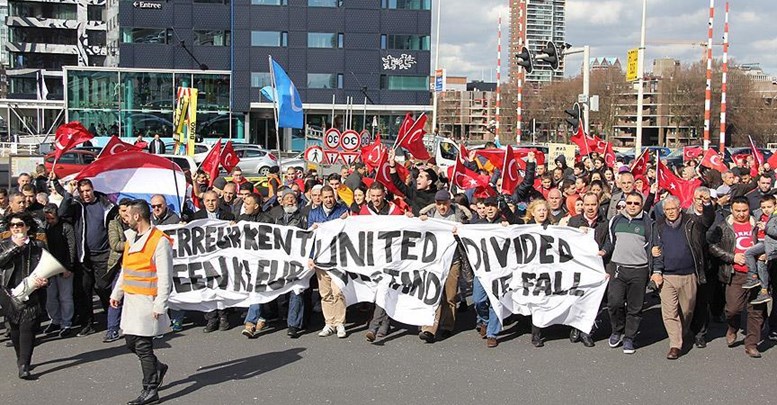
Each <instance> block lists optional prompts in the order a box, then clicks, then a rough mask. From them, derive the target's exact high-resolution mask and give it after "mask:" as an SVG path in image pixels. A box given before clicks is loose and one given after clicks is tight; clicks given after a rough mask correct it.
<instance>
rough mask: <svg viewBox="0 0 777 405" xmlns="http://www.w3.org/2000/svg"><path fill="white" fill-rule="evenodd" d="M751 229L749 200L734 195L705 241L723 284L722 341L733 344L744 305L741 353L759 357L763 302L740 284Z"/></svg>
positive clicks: (763, 311)
mask: <svg viewBox="0 0 777 405" xmlns="http://www.w3.org/2000/svg"><path fill="white" fill-rule="evenodd" d="M754 229H755V220H754V219H753V218H752V217H751V216H750V202H749V201H748V199H747V197H744V196H742V197H736V198H734V199H733V200H732V202H731V215H730V216H728V217H727V218H726V219H725V220H723V221H718V222H717V223H716V224H715V225H713V226H712V228H710V230H709V231H707V242H709V244H710V253H711V254H712V256H714V257H716V258H718V260H720V267H719V269H718V275H719V277H720V281H721V282H722V283H723V284H725V285H726V320H727V323H728V331H727V332H726V343H727V344H728V346H729V347H733V346H734V345H735V344H736V340H737V332H738V331H739V326H740V323H741V322H740V314H741V313H742V310H743V309H745V308H747V336H745V354H747V355H748V356H750V357H754V358H759V357H761V353H760V352H759V351H758V342H760V341H761V328H762V327H763V323H764V318H765V315H766V304H756V305H753V304H751V303H750V301H751V300H752V299H753V298H754V297H755V295H754V294H757V293H758V292H757V291H756V290H746V289H744V288H742V285H743V284H744V283H745V281H747V265H746V261H745V251H746V250H747V249H748V248H749V247H750V246H752V243H753V232H754Z"/></svg>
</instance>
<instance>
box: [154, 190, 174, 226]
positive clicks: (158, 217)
mask: <svg viewBox="0 0 777 405" xmlns="http://www.w3.org/2000/svg"><path fill="white" fill-rule="evenodd" d="M179 222H181V218H180V217H179V216H178V214H176V213H175V212H173V211H170V209H169V208H168V207H167V200H165V197H164V196H163V195H161V194H156V195H154V196H152V197H151V223H152V224H154V226H160V225H175V224H177V223H179Z"/></svg>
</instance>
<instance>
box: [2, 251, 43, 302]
mask: <svg viewBox="0 0 777 405" xmlns="http://www.w3.org/2000/svg"><path fill="white" fill-rule="evenodd" d="M42 252H43V244H42V243H41V242H39V241H36V240H34V239H31V240H30V242H29V243H28V244H26V245H24V246H17V245H16V244H15V243H13V242H12V241H11V240H10V239H5V240H3V241H2V242H0V283H1V284H2V286H3V287H6V288H14V287H16V285H17V284H18V283H19V282H21V281H22V280H24V278H25V277H27V276H29V275H30V273H32V272H33V271H34V270H35V267H36V266H37V265H38V263H39V262H40V258H41V254H42ZM42 291H43V289H38V290H36V291H35V292H33V293H32V294H31V295H30V298H29V300H27V301H25V302H24V305H25V307H27V308H37V307H39V304H40V302H41V300H42V299H43V292H42Z"/></svg>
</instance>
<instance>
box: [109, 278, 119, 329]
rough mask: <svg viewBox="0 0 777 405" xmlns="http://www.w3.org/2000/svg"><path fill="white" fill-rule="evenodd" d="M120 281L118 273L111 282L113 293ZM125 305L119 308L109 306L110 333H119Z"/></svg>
mask: <svg viewBox="0 0 777 405" xmlns="http://www.w3.org/2000/svg"><path fill="white" fill-rule="evenodd" d="M118 279H119V273H118V272H117V273H116V275H115V276H114V277H113V281H112V282H111V291H113V289H114V288H116V281H117V280H118ZM122 305H123V302H122V303H119V307H118V308H114V307H112V306H108V330H109V331H115V332H118V331H119V324H120V323H121V307H122Z"/></svg>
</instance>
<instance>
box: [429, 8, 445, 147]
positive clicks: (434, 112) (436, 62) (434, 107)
mask: <svg viewBox="0 0 777 405" xmlns="http://www.w3.org/2000/svg"><path fill="white" fill-rule="evenodd" d="M441 11H442V0H437V28H436V30H435V39H434V74H435V78H436V77H437V70H438V69H439V68H440V15H441ZM442 80H445V78H443V79H442ZM435 83H436V79H435ZM443 86H444V84H443ZM437 103H438V94H437V86H436V84H435V88H434V92H433V93H432V132H434V131H435V130H436V129H437Z"/></svg>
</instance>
